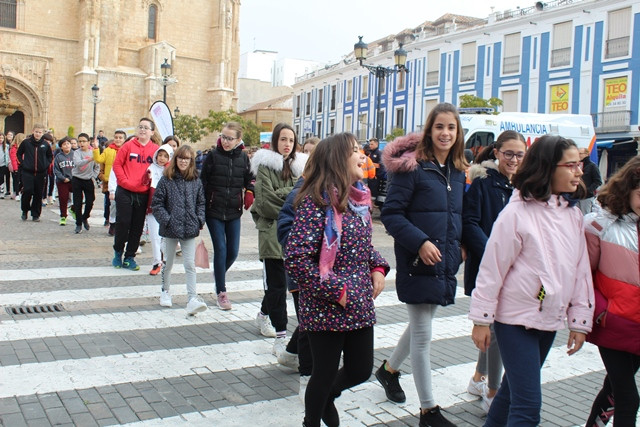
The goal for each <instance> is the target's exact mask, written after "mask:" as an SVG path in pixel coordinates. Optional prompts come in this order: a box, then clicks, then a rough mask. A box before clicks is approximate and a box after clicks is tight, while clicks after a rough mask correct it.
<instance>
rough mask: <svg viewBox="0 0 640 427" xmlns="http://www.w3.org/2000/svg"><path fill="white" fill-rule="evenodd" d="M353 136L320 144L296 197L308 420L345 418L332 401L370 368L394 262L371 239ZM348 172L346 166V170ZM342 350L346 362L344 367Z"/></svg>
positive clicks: (291, 257) (295, 253)
mask: <svg viewBox="0 0 640 427" xmlns="http://www.w3.org/2000/svg"><path fill="white" fill-rule="evenodd" d="M363 162H364V156H363V155H362V154H360V150H359V147H358V143H357V141H356V139H355V137H354V136H353V135H352V134H349V133H340V134H337V135H334V136H331V137H329V138H326V139H324V140H322V141H320V143H318V145H317V146H316V148H315V150H314V152H313V153H312V155H311V157H310V158H309V161H308V162H307V165H306V167H305V171H304V177H305V182H304V184H303V186H302V188H301V189H300V192H299V193H298V196H297V197H296V199H295V202H294V206H295V207H296V215H295V219H294V222H293V227H292V228H291V232H290V234H289V238H288V240H287V246H286V248H285V267H286V269H287V271H288V273H289V274H290V275H291V277H292V278H293V280H295V281H296V282H297V283H298V285H299V287H300V327H301V328H302V329H303V330H306V331H308V336H309V343H310V345H311V353H312V355H313V371H312V373H311V378H310V380H309V385H308V386H307V391H306V395H305V418H304V425H305V426H307V427H316V426H320V420H321V419H322V421H324V423H325V424H326V425H328V426H337V425H339V423H340V419H339V416H338V411H337V410H336V407H335V405H334V403H333V401H334V399H335V398H336V397H338V396H339V395H340V393H341V392H342V390H345V389H347V388H350V387H353V386H355V385H358V384H360V383H362V382H364V381H366V380H367V379H368V378H369V377H370V376H371V371H372V368H373V325H374V324H375V321H376V318H375V310H374V304H373V300H374V298H376V297H377V296H378V295H379V294H380V292H381V291H382V289H383V288H384V276H385V275H386V273H387V272H388V271H389V264H388V263H387V262H386V261H385V260H384V259H383V258H382V257H381V256H380V254H379V253H378V252H377V251H376V250H375V249H374V248H373V246H372V244H371V230H372V228H371V195H370V193H369V190H368V189H367V187H366V186H364V185H363V184H362V182H361V180H362V173H363V172H362V168H361V166H362V164H363ZM345 172H346V173H345ZM342 352H344V355H345V356H344V366H343V367H342V368H341V369H340V370H338V366H339V363H340V355H341V353H342Z"/></svg>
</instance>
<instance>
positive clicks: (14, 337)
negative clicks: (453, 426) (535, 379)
mask: <svg viewBox="0 0 640 427" xmlns="http://www.w3.org/2000/svg"><path fill="white" fill-rule="evenodd" d="M101 206H102V195H101V194H97V200H96V209H94V211H93V215H94V216H93V218H91V220H90V223H91V225H92V227H91V230H90V231H88V232H83V233H82V234H80V235H75V234H74V232H73V230H74V226H73V224H72V221H71V218H70V221H69V225H67V226H66V227H61V226H59V225H58V208H57V204H56V205H54V206H53V207H52V206H47V207H46V208H43V214H42V222H40V223H34V222H32V221H26V222H23V221H21V220H20V209H19V203H17V202H15V201H13V200H9V199H6V200H0V305H2V311H1V312H0V341H1V345H0V425H3V426H8V427H13V426H25V425H34V426H46V425H69V426H70V425H77V426H94V425H114V424H131V425H139V426H161V425H162V426H174V425H214V426H248V425H260V426H299V425H301V421H302V417H303V406H302V404H301V402H300V401H299V398H298V375H297V374H296V373H295V372H293V371H292V370H290V369H288V368H286V367H283V366H280V365H278V364H277V362H276V360H275V357H274V356H272V355H271V345H272V339H265V338H264V337H261V336H260V335H259V334H258V331H257V328H256V326H255V324H254V319H255V315H256V313H257V312H258V309H259V303H260V300H261V297H262V290H261V289H262V288H261V286H262V281H261V273H262V271H261V263H260V262H259V261H258V259H257V253H258V250H257V231H256V230H255V229H254V227H253V223H252V222H251V218H250V215H248V214H247V215H244V217H243V231H242V239H241V249H240V256H239V259H238V261H237V262H236V264H235V265H234V267H233V268H232V270H231V272H230V273H229V275H228V281H229V283H228V285H227V288H228V290H229V292H230V299H231V302H232V303H233V310H231V311H228V312H223V311H221V310H219V309H217V308H216V307H215V303H214V295H215V294H212V292H213V290H214V285H213V278H212V274H211V270H200V269H199V272H198V291H199V293H200V294H201V295H202V296H203V297H204V299H205V301H206V302H207V304H209V305H210V309H209V310H207V311H205V312H204V313H201V314H199V315H197V316H195V317H187V316H186V312H185V309H184V306H185V304H186V287H185V285H184V274H183V269H182V266H181V265H178V266H176V268H175V275H174V281H175V283H176V285H174V286H173V287H172V289H171V290H172V294H173V295H174V306H173V308H171V309H165V308H161V307H160V306H159V304H158V296H159V293H160V277H159V276H156V277H153V276H150V275H149V274H148V271H149V269H150V264H151V257H150V252H151V251H150V247H149V246H144V247H143V253H142V254H141V255H138V257H137V260H138V262H139V263H140V264H141V265H142V267H141V270H140V271H139V272H131V271H127V270H116V269H114V268H112V267H110V262H111V256H112V249H111V245H112V238H111V237H109V236H107V233H106V229H105V228H104V227H103V226H102V223H103V218H102V211H101V210H100V209H97V208H100V207H101ZM203 237H204V240H205V242H206V244H207V247H208V248H209V250H210V251H211V241H210V239H209V235H208V233H207V232H206V229H205V233H204V234H203ZM374 243H375V245H376V247H377V249H379V250H380V252H381V253H382V254H383V255H384V256H385V257H387V259H388V260H389V262H390V263H391V264H392V266H393V264H394V258H393V247H392V240H391V239H390V238H389V236H387V235H386V234H385V232H384V229H383V227H382V225H381V224H380V223H379V221H378V222H377V223H376V225H375V232H374ZM177 261H178V262H179V261H180V258H177ZM393 276H394V270H392V272H391V274H390V276H389V277H388V278H387V285H386V286H387V287H386V289H385V292H383V294H382V295H381V296H380V297H379V298H378V299H377V303H376V305H377V316H378V324H377V326H376V328H375V358H376V361H375V365H376V367H377V366H379V365H380V364H381V362H382V360H383V359H386V358H388V357H389V356H390V354H391V352H392V351H393V348H394V345H395V343H396V342H397V339H398V337H399V336H400V334H401V333H402V331H403V330H404V328H405V326H406V321H407V315H406V311H405V308H404V307H403V305H402V304H400V303H398V301H397V298H396V294H395V288H394V280H393ZM460 284H462V283H461V280H460ZM468 304H469V299H468V298H466V297H464V295H463V292H462V288H460V289H459V292H458V298H457V300H456V304H455V305H453V306H449V307H446V308H440V309H439V310H438V313H437V318H436V320H435V323H434V342H433V345H432V362H433V370H434V371H433V381H434V395H435V397H436V401H437V403H438V404H439V405H441V406H442V407H443V408H444V409H445V410H446V412H447V413H448V414H449V415H450V418H451V420H452V421H454V422H456V423H457V424H458V425H459V426H480V425H482V424H483V417H482V410H481V409H480V401H479V400H478V399H476V398H475V397H474V396H472V395H470V394H468V393H467V392H466V387H467V383H468V381H469V378H470V376H471V374H472V373H473V369H474V365H475V363H474V362H475V360H476V356H477V351H476V350H475V347H474V346H473V343H472V342H471V339H470V337H469V334H470V331H471V323H470V322H469V321H468V320H467V318H466V313H467V310H468ZM34 305H38V306H50V307H52V306H53V305H56V307H57V308H58V309H59V310H60V311H54V312H53V313H32V314H10V313H9V311H7V310H5V309H4V308H5V307H6V308H10V307H19V306H34ZM54 310H55V308H54ZM295 324H296V320H295V315H294V311H293V303H292V301H289V330H290V332H292V331H293V329H294V327H295ZM566 339H567V333H566V332H561V333H559V334H558V336H557V339H556V342H555V347H554V348H553V349H552V351H551V353H550V355H549V358H548V361H547V363H546V366H545V367H544V370H543V381H544V386H543V392H544V405H543V413H542V420H543V421H542V425H544V426H576V425H580V424H581V423H582V422H584V420H585V418H586V415H587V413H588V411H589V407H590V404H591V402H592V399H593V397H594V396H595V394H596V392H597V389H598V388H599V384H600V383H601V381H602V379H603V366H602V362H601V361H600V357H599V355H598V352H597V349H596V348H594V347H593V346H591V345H586V347H585V348H584V349H583V350H582V351H581V352H580V353H579V354H577V355H575V356H572V357H568V356H567V355H566V353H565V345H566ZM402 372H403V375H402V377H401V384H402V385H403V387H404V390H405V392H406V393H407V402H406V403H405V404H402V405H398V404H394V403H391V402H388V401H387V400H386V398H385V395H384V392H383V389H382V388H381V387H380V385H379V384H378V382H377V381H376V380H375V377H374V376H372V377H371V379H370V380H369V381H368V382H366V383H365V384H362V385H361V386H359V387H357V388H355V389H353V390H351V391H348V392H345V393H343V395H342V396H341V397H340V398H339V399H338V400H337V401H336V406H337V408H338V410H339V412H340V416H341V425H343V426H362V425H367V426H381V425H385V426H406V425H408V426H417V425H418V419H417V417H416V416H415V415H416V414H417V413H418V407H419V403H418V397H417V393H416V391H415V387H414V383H413V379H412V376H411V366H410V362H409V361H407V362H406V363H405V364H404V365H403V366H402Z"/></svg>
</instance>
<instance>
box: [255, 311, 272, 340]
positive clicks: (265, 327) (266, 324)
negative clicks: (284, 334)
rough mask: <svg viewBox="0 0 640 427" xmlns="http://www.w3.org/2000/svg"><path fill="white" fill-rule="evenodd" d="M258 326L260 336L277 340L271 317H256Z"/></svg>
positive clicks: (260, 315) (259, 315)
mask: <svg viewBox="0 0 640 427" xmlns="http://www.w3.org/2000/svg"><path fill="white" fill-rule="evenodd" d="M256 326H257V327H258V329H260V334H262V335H263V336H265V337H269V338H275V337H276V330H275V329H273V326H271V321H270V320H269V316H264V315H262V314H260V313H258V315H257V316H256Z"/></svg>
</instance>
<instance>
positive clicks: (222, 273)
mask: <svg viewBox="0 0 640 427" xmlns="http://www.w3.org/2000/svg"><path fill="white" fill-rule="evenodd" d="M207 228H208V229H209V234H210V235H211V241H212V242H213V278H214V280H215V282H216V293H217V294H219V293H220V292H227V287H226V279H225V278H226V276H227V270H229V268H231V266H232V265H233V263H234V262H235V260H236V258H238V250H239V248H240V218H237V219H232V220H229V221H221V220H219V219H215V218H207Z"/></svg>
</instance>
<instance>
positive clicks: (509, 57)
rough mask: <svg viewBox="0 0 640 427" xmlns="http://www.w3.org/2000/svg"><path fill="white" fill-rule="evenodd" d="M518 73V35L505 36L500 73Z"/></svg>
mask: <svg viewBox="0 0 640 427" xmlns="http://www.w3.org/2000/svg"><path fill="white" fill-rule="evenodd" d="M519 71H520V33H513V34H507V35H506V36H505V38H504V53H503V55H502V73H503V74H517V73H518V72H519Z"/></svg>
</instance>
